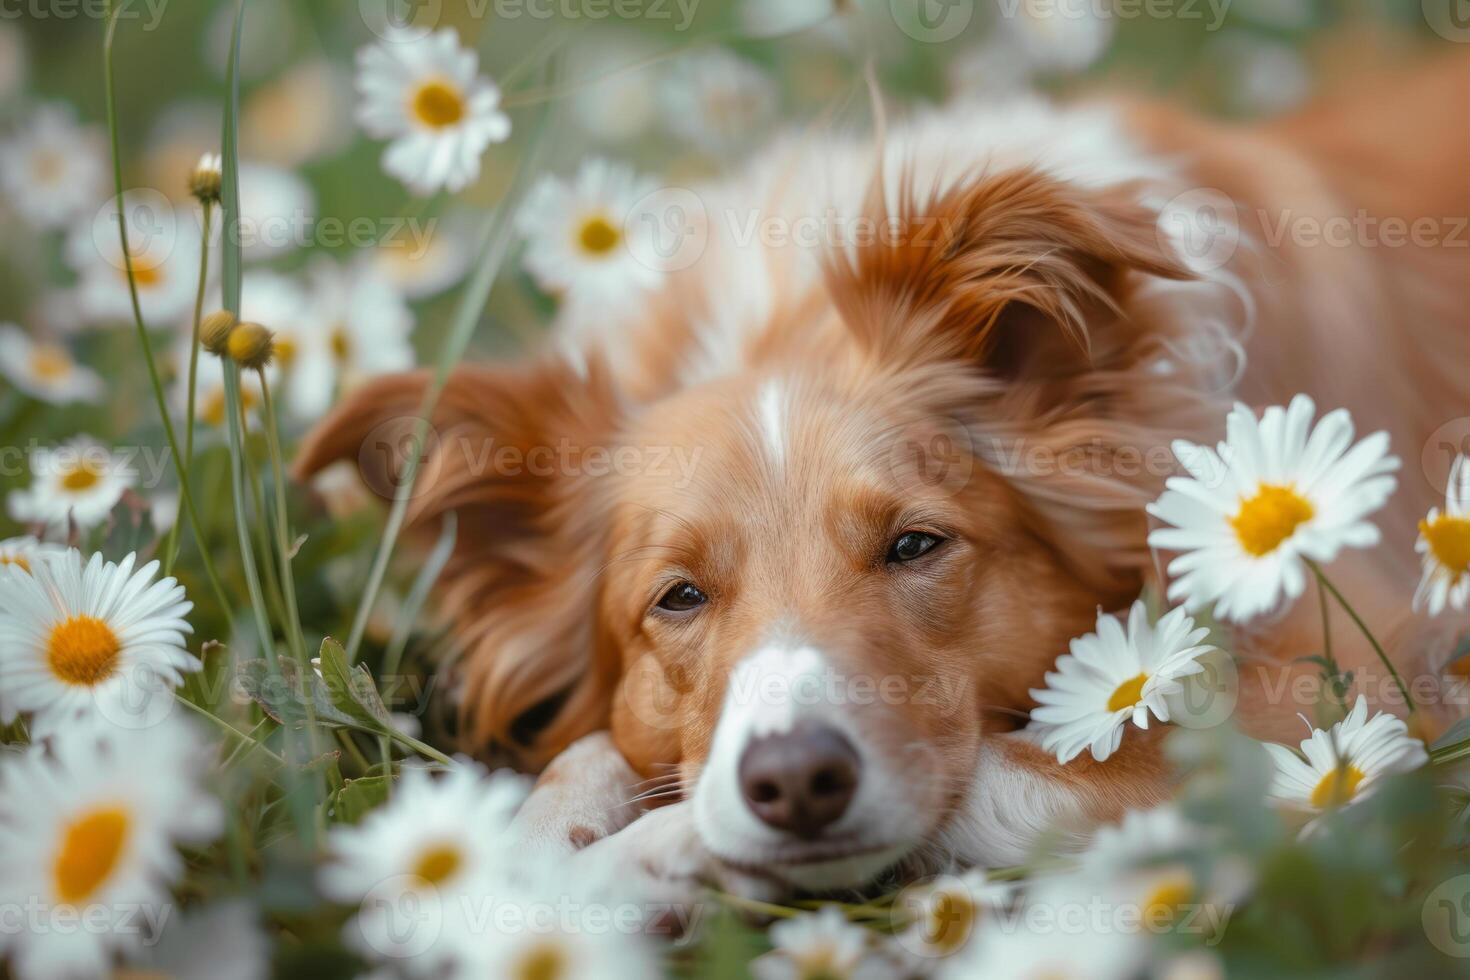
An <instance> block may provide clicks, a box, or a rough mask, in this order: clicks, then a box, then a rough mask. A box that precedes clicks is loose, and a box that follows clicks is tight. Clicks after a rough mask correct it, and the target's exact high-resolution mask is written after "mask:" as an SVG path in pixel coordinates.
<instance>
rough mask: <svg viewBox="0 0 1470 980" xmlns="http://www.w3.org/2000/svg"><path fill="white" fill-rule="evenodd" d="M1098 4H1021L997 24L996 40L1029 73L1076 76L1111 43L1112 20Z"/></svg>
mask: <svg viewBox="0 0 1470 980" xmlns="http://www.w3.org/2000/svg"><path fill="white" fill-rule="evenodd" d="M1098 6H1099V5H1097V4H1090V3H1057V2H1055V0H1020V2H1019V3H1015V4H1012V5H1011V6H1010V8H1009V9H1007V8H1004V7H1003V8H1002V10H1003V11H1005V13H1004V14H1003V15H1002V17H1001V19H1000V23H999V40H1000V43H1001V44H1002V45H1003V46H1004V47H1007V48H1010V49H1012V50H1015V51H1017V52H1019V54H1020V56H1021V58H1022V59H1023V60H1024V63H1025V64H1026V65H1027V67H1028V68H1029V70H1030V71H1031V72H1039V73H1052V72H1075V71H1081V70H1082V69H1084V68H1086V67H1087V66H1088V65H1091V64H1092V63H1093V62H1094V61H1096V60H1097V59H1098V58H1100V57H1102V54H1103V52H1105V51H1106V50H1107V49H1108V45H1109V43H1111V42H1112V39H1113V18H1112V17H1110V16H1108V15H1107V14H1106V13H1104V12H1103V11H1101V10H1099V9H1098Z"/></svg>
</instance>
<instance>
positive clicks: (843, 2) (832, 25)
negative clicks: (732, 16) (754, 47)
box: [740, 0, 858, 40]
mask: <svg viewBox="0 0 1470 980" xmlns="http://www.w3.org/2000/svg"><path fill="white" fill-rule="evenodd" d="M857 6H858V0H742V2H741V4H740V26H741V28H742V29H743V30H744V31H745V33H746V34H749V35H750V36H751V37H758V38H778V37H784V36H785V35H788V34H796V33H804V32H806V31H808V30H810V29H812V28H815V27H817V25H818V24H820V25H822V26H821V27H820V28H819V29H818V30H817V31H815V32H814V33H820V34H822V35H823V36H824V37H826V38H828V39H831V40H837V39H839V38H840V37H841V33H842V27H843V25H842V24H841V23H840V22H839V20H838V18H839V17H840V16H841V15H842V14H846V13H850V12H852V11H853V9H854V8H856V7H857Z"/></svg>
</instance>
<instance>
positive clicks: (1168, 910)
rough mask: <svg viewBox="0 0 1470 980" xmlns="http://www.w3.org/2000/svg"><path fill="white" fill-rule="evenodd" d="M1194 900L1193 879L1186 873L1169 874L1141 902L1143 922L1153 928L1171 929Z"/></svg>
mask: <svg viewBox="0 0 1470 980" xmlns="http://www.w3.org/2000/svg"><path fill="white" fill-rule="evenodd" d="M1194 900H1195V894H1194V877H1193V876H1192V875H1191V874H1190V873H1189V872H1188V871H1180V872H1178V873H1176V874H1170V875H1168V876H1166V877H1165V878H1164V879H1163V880H1162V881H1160V882H1159V883H1158V884H1156V885H1155V886H1154V888H1153V890H1152V891H1150V892H1149V893H1148V897H1147V898H1145V899H1144V900H1143V921H1144V922H1145V923H1146V924H1148V925H1149V926H1152V927H1154V928H1159V929H1165V928H1171V927H1173V925H1174V924H1175V923H1176V922H1178V921H1179V920H1180V919H1181V918H1182V917H1183V916H1184V914H1185V913H1186V912H1187V911H1188V906H1189V905H1191V904H1192V903H1193V902H1194Z"/></svg>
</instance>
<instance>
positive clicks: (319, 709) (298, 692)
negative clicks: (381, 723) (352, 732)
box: [239, 659, 376, 731]
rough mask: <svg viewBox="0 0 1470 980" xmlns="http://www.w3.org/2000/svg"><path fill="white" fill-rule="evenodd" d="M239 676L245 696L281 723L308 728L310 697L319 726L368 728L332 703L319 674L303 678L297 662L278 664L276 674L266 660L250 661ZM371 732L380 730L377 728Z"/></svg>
mask: <svg viewBox="0 0 1470 980" xmlns="http://www.w3.org/2000/svg"><path fill="white" fill-rule="evenodd" d="M239 677H240V687H241V688H242V689H243V690H244V692H245V694H246V695H247V696H248V697H249V698H250V699H251V700H253V701H254V702H255V703H256V704H258V705H260V707H261V710H262V711H264V712H265V713H266V714H268V715H270V716H271V718H272V719H274V720H275V721H276V722H277V723H278V724H281V725H286V726H289V727H291V728H305V727H306V725H307V721H308V716H307V711H306V703H307V698H308V697H309V698H311V706H312V709H313V710H314V711H315V712H316V720H317V723H318V724H322V725H331V726H335V727H338V728H362V727H364V726H363V725H362V724H361V723H359V722H358V720H357V719H356V718H354V717H352V716H351V715H349V714H347V713H345V712H343V711H340V710H338V708H337V707H336V706H335V705H334V704H332V700H331V697H330V696H329V695H328V693H327V687H326V685H325V684H323V683H322V680H321V678H319V677H317V676H316V674H315V673H313V674H312V675H311V676H310V677H309V678H306V679H303V678H302V676H301V668H300V667H298V666H297V665H296V661H294V660H286V659H281V660H279V661H277V663H276V671H272V670H271V665H270V663H269V662H267V661H265V660H247V661H246V662H245V663H242V664H241V665H240V673H239ZM369 730H370V731H376V729H375V728H372V729H369Z"/></svg>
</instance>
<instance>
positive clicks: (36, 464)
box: [0, 439, 173, 490]
mask: <svg viewBox="0 0 1470 980" xmlns="http://www.w3.org/2000/svg"><path fill="white" fill-rule="evenodd" d="M172 469H173V457H172V455H171V454H170V452H169V450H168V448H167V447H158V446H103V445H101V444H97V443H64V444H62V445H59V446H52V445H49V444H43V443H41V442H39V441H38V440H36V439H32V440H31V441H30V442H29V443H27V444H26V445H24V446H0V478H3V479H17V478H22V477H25V476H27V475H30V476H32V477H59V478H65V477H66V476H67V475H68V474H73V473H77V472H87V473H92V474H95V475H105V476H115V477H121V478H124V479H126V480H127V482H128V484H129V485H130V486H134V487H137V488H139V489H142V490H153V489H156V488H157V487H160V486H162V485H163V482H164V476H165V474H167V473H169V472H171V471H172Z"/></svg>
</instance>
